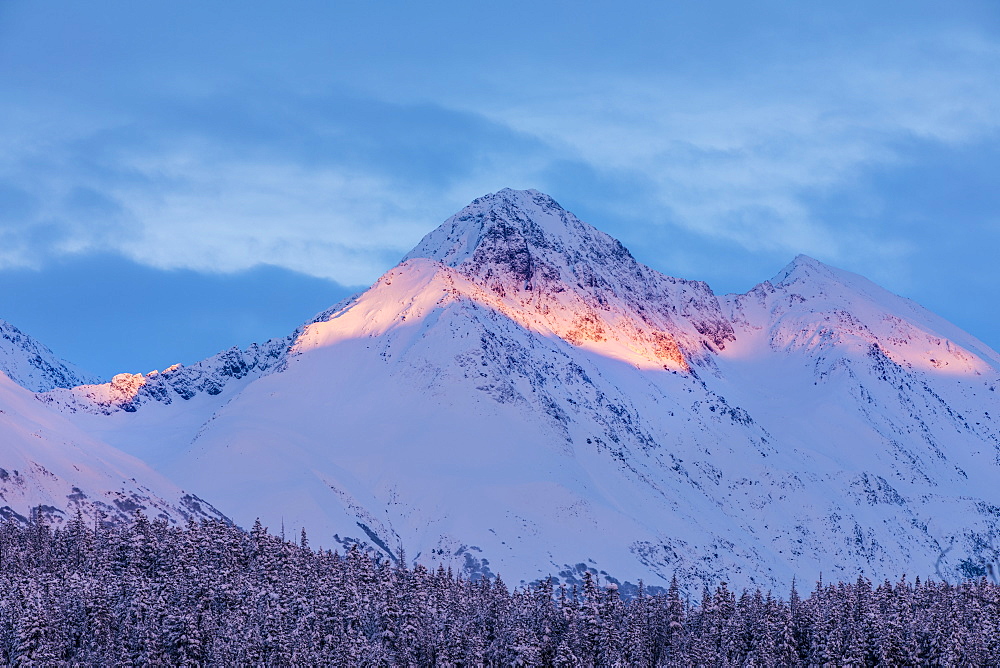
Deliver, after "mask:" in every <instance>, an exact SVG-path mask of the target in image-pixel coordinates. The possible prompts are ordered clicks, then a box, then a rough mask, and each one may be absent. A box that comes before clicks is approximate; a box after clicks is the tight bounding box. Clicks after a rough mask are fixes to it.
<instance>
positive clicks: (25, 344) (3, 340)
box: [0, 320, 98, 392]
mask: <svg viewBox="0 0 1000 668" xmlns="http://www.w3.org/2000/svg"><path fill="white" fill-rule="evenodd" d="M0 372H2V373H4V374H6V376H7V377H8V378H10V379H11V380H13V381H14V382H15V383H17V384H18V385H20V386H21V387H26V388H27V389H29V390H31V391H32V392H43V391H45V390H51V389H52V388H55V387H73V386H75V385H83V384H84V383H96V382H98V380H97V377H96V376H93V375H91V374H89V373H87V372H86V371H83V370H82V369H79V368H77V367H75V366H73V365H72V364H70V363H69V362H66V361H65V360H61V359H59V358H58V357H56V356H55V354H54V353H53V352H52V351H51V350H49V349H48V348H46V347H45V346H43V345H42V344H41V343H39V342H38V341H36V340H35V339H33V338H31V337H30V336H28V335H27V334H25V333H24V332H22V331H21V330H19V329H18V328H17V327H15V326H14V325H12V324H10V323H9V322H6V321H5V320H0Z"/></svg>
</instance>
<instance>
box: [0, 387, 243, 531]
mask: <svg viewBox="0 0 1000 668" xmlns="http://www.w3.org/2000/svg"><path fill="white" fill-rule="evenodd" d="M36 398H37V395H35V394H33V393H32V392H30V391H28V390H26V389H25V388H23V387H21V386H20V385H18V384H16V383H14V382H13V381H12V380H11V379H10V378H8V377H7V376H6V375H5V374H3V373H0V518H2V519H8V518H10V519H18V520H21V521H23V520H25V519H27V518H28V517H30V516H31V515H32V514H33V513H41V514H42V515H43V516H45V517H46V518H47V519H48V520H49V521H50V522H52V523H54V524H57V525H58V524H60V523H62V522H64V521H66V520H68V519H71V518H72V517H74V516H75V514H76V513H77V511H79V512H80V514H81V515H82V516H83V517H84V518H85V519H86V520H87V521H88V522H94V521H108V522H119V521H125V522H128V521H131V520H132V519H133V517H134V515H135V511H137V510H141V511H143V512H144V513H145V514H146V515H147V516H148V517H150V518H164V519H167V520H168V521H171V522H174V523H177V522H183V521H185V520H187V519H189V518H193V519H199V518H222V519H224V516H223V515H222V514H221V513H219V512H218V511H217V510H216V509H215V508H214V507H212V506H211V505H210V504H208V503H206V502H205V501H203V500H201V499H199V498H198V497H197V496H195V495H193V494H189V493H186V492H184V491H182V490H181V489H180V488H178V487H177V486H176V485H174V484H173V483H171V482H170V481H168V480H167V479H166V478H164V477H163V476H162V475H161V474H159V473H157V472H156V471H154V470H152V469H151V468H150V467H149V466H147V465H146V464H145V463H143V462H142V461H139V460H138V459H136V458H135V457H132V456H130V455H127V454H125V453H124V452H121V451H119V450H116V449H115V448H113V447H111V446H109V445H107V444H106V443H103V442H101V441H99V440H98V439H95V438H94V437H92V436H90V435H88V434H85V433H84V432H83V431H81V430H80V429H79V428H78V427H76V426H75V425H73V424H72V423H71V422H70V421H69V420H67V419H66V418H65V417H64V416H63V415H61V414H59V413H58V412H57V411H54V410H52V409H50V408H48V407H47V406H45V405H43V404H41V403H39V402H38V401H36Z"/></svg>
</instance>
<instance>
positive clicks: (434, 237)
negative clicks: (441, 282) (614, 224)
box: [403, 188, 631, 280]
mask: <svg viewBox="0 0 1000 668" xmlns="http://www.w3.org/2000/svg"><path fill="white" fill-rule="evenodd" d="M595 236H596V237H600V241H601V242H603V244H602V245H608V244H609V242H610V243H611V245H617V247H619V248H621V244H620V243H618V242H617V241H614V240H613V239H611V238H610V237H608V236H607V235H605V234H603V233H601V232H598V230H596V229H595V228H593V227H591V226H590V225H587V224H586V223H583V222H582V221H580V220H579V219H577V218H576V216H574V215H573V214H571V213H569V212H568V211H566V210H565V209H563V208H562V207H561V206H559V203H558V202H556V201H555V200H554V199H552V198H551V197H549V196H548V195H546V194H544V193H541V192H539V191H537V190H513V189H511V188H504V189H503V190H500V191H498V192H495V193H490V194H487V195H483V196H482V197H479V198H477V199H475V200H473V201H472V202H471V203H470V204H469V205H468V206H466V207H465V208H464V209H462V210H461V211H459V212H458V213H456V214H455V215H454V216H452V217H451V218H449V219H448V220H446V221H445V222H444V223H442V224H441V225H440V226H439V227H438V228H437V229H435V230H433V231H432V232H430V233H429V234H427V236H425V237H424V238H423V239H422V240H421V241H420V243H419V244H417V246H416V248H414V249H413V250H412V251H410V252H409V253H408V254H407V255H406V257H405V258H403V260H404V261H406V260H411V259H413V258H418V257H422V258H428V259H431V260H436V261H438V262H443V263H444V264H447V265H449V266H452V267H457V266H459V265H461V264H463V263H465V262H468V261H470V260H473V261H475V263H476V264H480V265H481V264H483V263H484V262H496V261H499V262H501V263H502V264H508V265H510V268H511V269H512V270H513V271H514V273H515V274H524V277H525V279H526V280H527V279H528V276H527V273H530V271H529V265H530V259H529V257H528V255H529V254H531V251H536V252H537V251H546V250H555V251H557V252H559V253H560V254H564V253H566V252H567V251H571V250H573V249H582V248H586V247H587V246H588V245H591V242H592V241H594V240H595V239H594V238H595ZM501 250H502V251H503V252H498V251H501ZM622 250H624V249H623V248H622ZM625 252H626V253H627V251H625ZM629 257H631V256H629Z"/></svg>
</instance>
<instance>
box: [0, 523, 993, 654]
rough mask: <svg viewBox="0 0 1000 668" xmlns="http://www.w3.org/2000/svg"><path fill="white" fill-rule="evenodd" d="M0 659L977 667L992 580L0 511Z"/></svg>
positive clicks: (987, 642)
mask: <svg viewBox="0 0 1000 668" xmlns="http://www.w3.org/2000/svg"><path fill="white" fill-rule="evenodd" d="M0 555H2V558H0V663H3V664H5V665H164V664H167V665H227V666H228V665H268V666H290V665H337V666H389V665H398V666H435V665H440V666H455V665H474V666H518V665H523V666H538V665H546V666H623V665H628V666H690V665H699V666H747V665H754V666H818V665H855V666H858V665H870V666H874V665H887V666H902V665H907V666H916V665H928V666H929V665H949V666H952V665H969V666H980V665H993V664H994V663H995V659H996V657H997V656H998V655H1000V615H997V614H996V610H997V606H998V605H1000V587H997V586H995V585H992V584H990V583H988V582H986V581H985V580H980V581H977V582H965V583H962V584H960V585H957V586H954V585H951V584H947V583H941V582H920V581H919V580H918V581H914V582H909V581H907V580H906V579H903V580H900V581H899V582H897V583H896V584H890V583H889V582H885V583H882V584H879V585H877V586H874V585H873V584H872V583H871V582H869V581H868V580H865V579H863V578H861V579H858V580H857V581H856V582H854V583H850V584H848V583H836V584H822V583H817V585H816V587H815V589H814V590H813V592H812V594H811V595H809V596H808V597H806V598H801V597H800V596H799V594H798V593H797V592H796V591H795V590H794V588H793V589H792V591H791V594H790V597H789V599H788V600H787V601H786V600H781V599H778V598H775V597H773V596H772V595H771V594H770V593H763V592H761V591H759V590H757V591H745V592H734V591H732V590H730V589H729V588H728V587H727V586H726V585H725V584H724V583H723V584H721V585H719V586H718V587H717V588H716V589H715V590H714V591H711V592H710V591H709V590H707V589H706V590H705V591H704V593H702V594H700V595H696V596H694V597H688V596H686V595H684V594H683V592H682V591H681V590H680V589H679V588H678V586H677V585H676V583H674V585H673V586H671V587H670V588H669V590H668V591H667V592H666V593H664V594H661V595H656V596H649V595H646V594H644V593H642V592H640V593H639V594H638V595H637V596H635V597H633V598H632V599H630V600H623V599H622V598H621V597H620V596H619V595H618V592H617V590H616V588H615V587H613V586H612V587H604V586H601V584H600V583H599V582H598V581H597V580H596V579H595V577H594V576H593V574H592V573H590V572H589V571H588V572H587V574H586V575H585V576H584V580H583V584H582V586H580V587H576V586H573V587H571V588H566V587H564V586H560V587H553V586H552V584H551V583H550V582H549V581H543V582H540V583H538V584H535V585H533V586H527V587H518V588H515V589H513V590H511V589H509V588H508V587H507V586H506V585H504V583H503V582H502V581H501V580H500V579H499V578H496V579H480V580H478V581H469V580H466V579H463V578H460V577H456V576H454V575H453V574H452V573H450V572H447V571H445V570H443V569H438V570H436V571H429V570H427V569H425V568H423V567H422V566H417V567H415V568H412V569H411V568H408V567H407V566H406V560H405V559H398V560H391V559H373V558H372V557H371V556H370V555H368V554H365V553H362V552H360V551H358V550H357V549H356V548H355V549H352V550H351V551H350V552H348V553H347V554H343V555H342V554H336V553H331V552H329V551H322V550H321V551H316V550H313V549H311V548H310V547H309V546H308V541H307V540H306V538H305V535H304V534H303V535H302V537H301V539H300V541H299V543H298V544H297V545H296V544H292V543H289V542H285V541H284V540H281V539H279V538H276V537H275V536H272V535H270V534H268V532H267V531H266V530H264V529H263V528H261V527H260V526H259V525H257V526H255V527H254V528H253V530H251V531H250V532H248V533H247V532H243V531H241V530H239V529H237V528H236V527H234V526H232V525H230V524H226V523H223V522H215V521H204V522H201V523H193V522H192V523H189V524H188V525H187V527H186V528H172V527H170V526H168V525H167V524H166V523H165V522H163V521H155V522H150V521H149V520H147V519H146V518H145V517H142V516H138V517H137V521H136V522H135V523H134V524H133V525H132V526H118V527H105V526H98V527H97V528H96V530H95V529H91V527H90V526H89V524H88V523H87V522H85V521H83V520H82V518H78V519H76V520H74V521H71V522H69V523H68V524H67V525H66V526H65V527H63V528H62V529H58V530H52V529H50V528H49V527H48V526H47V525H45V524H44V523H37V522H36V523H31V524H28V525H23V524H17V523H14V522H4V523H0Z"/></svg>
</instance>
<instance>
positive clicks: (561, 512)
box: [39, 190, 1000, 585]
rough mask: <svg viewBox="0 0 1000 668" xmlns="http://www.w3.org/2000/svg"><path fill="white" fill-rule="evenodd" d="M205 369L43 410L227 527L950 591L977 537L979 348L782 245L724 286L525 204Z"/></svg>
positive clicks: (632, 572) (982, 481)
mask: <svg viewBox="0 0 1000 668" xmlns="http://www.w3.org/2000/svg"><path fill="white" fill-rule="evenodd" d="M226 355H229V357H225V356H226ZM223 357H225V359H223V358H219V357H217V358H213V360H207V361H206V362H204V363H202V364H201V365H194V366H193V367H191V369H195V370H194V371H187V370H184V369H168V370H167V371H165V372H162V373H160V374H151V375H146V376H139V377H135V376H129V377H128V378H125V377H122V376H118V377H116V378H115V380H114V381H113V382H112V383H110V384H105V385H97V386H89V387H79V388H74V389H72V390H58V389H57V390H54V391H51V392H48V393H44V394H42V395H39V397H40V398H41V399H42V400H43V401H44V402H45V403H47V406H48V408H50V409H55V410H59V411H61V412H62V413H63V414H64V415H65V416H66V417H67V419H69V420H71V421H72V422H73V423H74V424H75V425H76V426H77V427H79V428H80V429H82V430H84V431H86V432H87V433H89V434H91V435H92V436H93V437H94V438H95V439H98V440H100V441H103V442H107V443H109V444H111V445H113V446H115V447H117V448H120V449H122V450H125V451H126V452H129V453H131V454H133V455H135V456H137V457H139V458H141V459H144V460H145V461H147V462H148V463H149V464H150V465H152V466H153V467H154V468H155V469H156V470H158V471H159V472H160V473H163V474H165V475H166V476H167V477H169V478H171V479H173V480H175V481H177V482H178V483H180V484H181V485H183V486H184V487H185V488H188V489H192V490H197V492H198V493H199V494H200V495H202V496H204V497H206V498H209V499H211V500H212V502H213V503H215V504H217V505H218V507H219V508H221V509H222V510H223V511H224V512H226V513H227V514H229V515H230V516H231V517H233V518H234V519H235V520H236V521H237V522H239V523H241V524H245V525H249V524H250V523H252V522H253V520H254V519H255V518H256V517H260V518H261V519H262V520H263V521H264V523H265V524H268V525H270V526H271V527H272V528H277V527H278V526H279V525H283V526H284V527H285V528H286V530H290V531H297V530H298V528H299V527H302V526H304V527H306V528H307V529H308V530H309V532H310V536H311V540H312V542H313V543H314V544H322V545H326V546H331V545H332V544H333V543H334V542H335V541H340V542H349V541H352V540H361V541H363V542H365V543H367V544H369V545H370V546H372V547H373V548H374V549H378V550H382V551H385V552H387V553H390V554H392V555H393V556H394V555H395V553H396V551H397V550H398V549H399V548H401V547H402V548H405V550H406V552H407V554H408V555H409V556H410V557H413V558H417V559H419V560H420V561H423V562H435V561H441V562H445V563H449V564H452V565H454V566H457V567H463V568H467V569H468V570H470V571H479V572H488V571H492V572H501V573H503V574H504V575H505V577H507V578H508V579H514V580H522V579H523V580H531V579H534V578H537V577H542V576H545V575H549V574H553V575H557V576H560V577H562V578H565V579H573V578H574V577H577V576H578V575H579V573H580V572H581V571H582V570H583V569H586V568H594V569H597V570H599V571H604V572H606V573H608V574H611V575H612V576H614V577H616V578H618V579H622V580H630V581H633V582H634V581H636V580H638V579H640V578H641V579H644V580H645V581H646V582H647V583H648V584H662V583H663V582H664V581H665V580H669V578H670V576H671V575H672V574H673V573H674V572H677V573H678V574H679V575H680V576H682V577H684V578H687V579H689V580H694V579H717V578H725V579H728V580H729V581H730V582H735V583H737V584H741V585H745V584H752V583H757V584H764V585H774V584H782V585H784V584H787V583H788V582H789V581H790V580H791V579H792V577H793V576H796V575H797V576H798V577H799V578H800V579H805V580H811V579H813V578H815V577H816V576H817V575H818V574H819V573H820V572H822V573H823V574H824V576H826V577H850V578H853V577H854V576H855V575H856V574H859V573H864V574H866V575H867V576H869V577H874V578H881V577H892V578H895V577H898V576H899V575H900V574H902V573H908V574H912V575H930V574H934V572H935V569H939V570H940V572H941V573H942V574H946V575H948V576H949V577H954V576H958V575H963V574H965V575H967V574H971V573H974V572H975V568H976V559H977V558H978V556H979V554H980V553H981V552H982V549H983V546H984V545H987V544H989V543H990V542H991V541H993V540H994V536H995V535H996V533H997V530H998V528H1000V525H998V523H1000V485H997V484H996V482H997V481H998V480H1000V434H998V432H997V429H996V428H995V426H994V422H993V418H992V416H991V413H993V412H994V411H996V410H998V407H997V405H996V401H997V399H996V397H997V394H996V387H997V385H1000V378H998V376H1000V373H998V370H1000V357H998V355H997V353H995V352H993V351H991V350H990V349H989V348H988V347H987V346H985V345H984V344H982V343H980V342H978V341H976V340H975V339H973V338H972V337H970V336H969V335H967V334H965V333H963V332H961V331H959V330H958V329H957V328H955V327H953V326H951V325H949V324H948V323H946V322H944V321H943V320H941V319H940V318H937V317H936V316H934V315H933V314H930V313H928V312H927V311H925V310H924V309H922V308H920V307H919V306H917V305H916V304H913V303H912V302H909V301H908V300H905V299H902V298H900V297H896V296H895V295H891V294H890V293H888V292H886V291H884V290H882V289H880V288H878V287H877V286H875V285H874V284H872V283H870V282H868V281H866V280H865V279H863V278H861V277H858V276H855V275H852V274H849V273H847V272H843V271H839V270H837V269H834V268H831V267H828V266H826V265H823V264H821V263H819V262H816V261H815V260H811V259H809V258H805V257H799V258H797V259H796V260H795V261H794V262H793V263H792V264H791V265H789V266H788V267H787V268H786V269H785V270H783V271H782V272H781V273H780V274H779V275H778V276H777V277H775V278H774V279H772V281H769V282H765V283H762V284H761V285H759V286H757V287H756V288H754V289H753V290H751V291H750V292H749V293H747V294H746V295H730V296H725V297H722V298H719V297H717V296H716V295H714V294H713V293H712V291H711V290H710V289H709V287H708V286H707V285H705V284H704V283H700V282H694V281H685V280H681V279H677V278H671V277H668V276H664V275H663V274H660V273H658V272H656V271H654V270H652V269H650V268H648V267H645V266H643V265H641V264H639V263H638V262H636V261H635V260H634V259H633V258H632V256H631V255H630V254H629V252H628V251H627V250H626V249H625V248H624V247H622V245H621V244H620V243H619V242H617V241H615V240H614V239H611V238H610V237H608V236H607V235H605V234H603V233H601V232H599V231H597V230H595V229H594V228H592V227H590V226H589V225H587V224H585V223H583V222H581V221H579V220H578V219H577V218H576V217H574V216H573V215H572V214H570V213H569V212H567V211H565V210H563V209H562V208H561V207H560V206H559V205H558V204H556V203H555V202H554V201H553V200H552V199H551V198H549V197H547V196H545V195H543V194H541V193H538V192H536V191H512V190H503V191H500V192H498V193H495V194H492V195H487V196H485V197H483V198H480V199H478V200H476V201H474V202H473V203H472V204H470V205H469V206H468V207H467V208H466V209H464V210H463V211H461V212H460V213H458V214H457V215H456V216H454V217H452V218H450V219H449V220H448V221H446V222H445V223H444V224H443V225H442V226H441V227H439V228H438V229H436V230H434V231H433V232H431V233H430V234H428V235H427V237H425V238H424V240H423V241H422V242H421V243H420V244H419V245H418V246H417V247H416V248H415V249H414V250H413V251H412V252H411V253H409V254H408V255H407V256H406V258H404V261H403V262H402V263H401V264H400V265H399V266H397V267H395V268H393V269H391V270H390V271H388V272H387V273H386V274H385V275H384V276H382V277H381V278H380V279H379V280H378V281H377V282H376V283H375V285H373V286H372V287H371V288H370V289H369V290H368V291H366V292H364V293H362V294H361V295H358V296H357V297H355V298H352V299H351V300H348V301H346V302H344V303H342V304H340V305H338V306H336V307H334V308H332V309H330V310H329V311H327V312H325V313H323V314H321V316H320V317H319V318H317V319H316V320H315V321H313V322H311V323H309V324H307V325H306V326H304V327H303V328H301V329H300V330H298V331H297V332H295V333H294V334H293V335H292V336H291V337H290V338H289V339H287V340H284V339H282V340H278V341H276V342H271V343H270V344H267V345H265V346H263V347H259V348H254V349H251V351H231V352H230V353H225V354H223ZM227 360H229V361H227ZM233 360H235V361H233ZM231 362H232V363H231ZM234 370H235V371H234ZM199 389H201V390H204V391H196V390H199Z"/></svg>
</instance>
